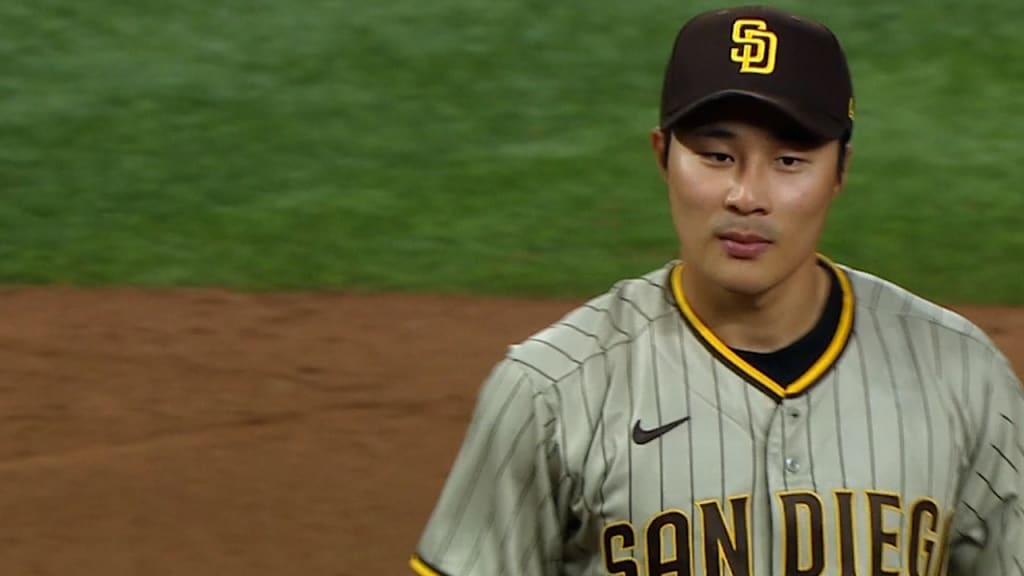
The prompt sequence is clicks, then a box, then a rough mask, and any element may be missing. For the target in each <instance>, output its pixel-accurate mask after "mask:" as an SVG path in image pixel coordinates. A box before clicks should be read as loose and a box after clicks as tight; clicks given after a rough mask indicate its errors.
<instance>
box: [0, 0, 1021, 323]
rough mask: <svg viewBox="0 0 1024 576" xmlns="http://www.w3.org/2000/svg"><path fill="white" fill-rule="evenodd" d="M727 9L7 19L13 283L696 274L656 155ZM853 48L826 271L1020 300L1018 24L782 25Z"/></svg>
mask: <svg viewBox="0 0 1024 576" xmlns="http://www.w3.org/2000/svg"><path fill="white" fill-rule="evenodd" d="M728 4H730V3H729V2H708V1H683V2H679V1H676V2H667V1H662V0H649V1H645V2H640V3H637V2H628V3H622V2H604V1H602V2H596V3H595V2H589V3H578V2H568V3H566V2H560V3H552V2H541V1H534V0H517V1H510V0H494V1H489V2H486V3H483V2H477V1H470V0H437V1H433V2H429V3H427V2H414V1H409V0H393V1H381V2H371V1H356V0H342V1H340V2H339V1H331V2H327V1H322V0H308V1H306V2H302V3H298V4H296V3H283V2H267V1H263V0H250V1H247V2H239V1H232V0H216V1H203V2H199V1H197V0H171V1H164V2H153V1H149V0H138V1H135V2H123V1H118V0H89V1H87V2H68V1H67V0H39V1H37V2H31V3H29V2H8V3H5V4H3V5H2V6H0V21H2V22H3V24H4V34H3V35H2V37H0V58H2V62H3V63H2V64H0V66H2V74H0V90H2V94H3V98H2V99H0V123H2V127H0V189H2V191H3V197H4V201H3V202H2V203H0V229H2V230H3V236H2V241H0V281H5V282H17V283H24V282H29V283H73V284H109V283H119V284H124V283H128V284H135V285H154V286H162V285H222V286H227V287H237V288H253V289H272V288H325V289H339V288H344V289H360V290H379V289H386V290H400V291H419V290H430V291H438V290H439V291H459V292H474V293H479V292H484V293H492V294H499V293H500V294H524V293H530V294H543V295H571V296H577V295H582V294H589V293H591V292H594V291H595V290H604V289H605V288H606V287H607V286H608V285H609V284H610V283H611V282H614V281H615V280H616V279H618V278H620V277H623V276H629V275H635V274H637V273H641V272H643V271H646V270H648V269H650V268H653V267H656V266H658V265H660V264H661V263H662V262H664V261H665V260H667V259H669V258H671V257H672V256H673V255H674V240H673V233H672V230H671V226H670V223H669V220H668V216H667V210H666V202H665V198H664V192H663V188H662V185H661V183H660V181H659V180H658V178H657V175H656V171H655V166H654V163H653V160H652V158H651V155H650V153H649V150H648V145H647V137H648V130H649V129H650V128H651V127H652V126H654V124H655V123H656V118H657V106H658V97H659V89H660V77H661V73H662V70H663V67H664V65H665V61H666V59H667V56H668V51H669V48H670V46H671V42H672V39H673V37H674V33H675V31H676V30H677V28H678V26H679V24H680V23H681V22H682V21H684V20H685V19H686V18H687V17H689V16H690V15H692V14H694V13H695V12H697V11H699V10H702V9H705V8H709V7H713V6H724V5H728ZM774 4H776V5H778V6H781V7H785V8H789V9H793V10H796V11H799V12H802V13H804V14H807V15H809V16H812V17H817V18H819V19H821V20H823V21H825V22H826V23H827V24H828V25H829V26H831V27H832V28H833V29H834V30H835V31H836V33H837V35H838V36H839V37H840V39H841V41H842V42H843V44H844V46H845V48H846V51H847V54H848V57H849V60H850V63H851V67H852V71H853V76H854V84H855V91H856V95H857V99H858V111H857V112H858V116H857V125H856V130H855V137H854V146H855V150H856V153H855V159H854V164H853V172H852V177H851V180H850V183H849V186H848V189H847V193H846V194H845V196H844V197H843V198H842V199H841V201H840V202H839V204H838V205H837V207H836V209H835V211H834V215H833V218H832V221H831V226H830V228H829V229H828V232H827V234H826V238H825V243H824V246H823V249H824V250H825V252H826V253H828V254H829V255H831V256H832V257H834V258H836V259H839V260H841V261H844V262H847V263H850V264H852V265H855V266H860V267H864V268H868V269H870V270H872V271H875V272H878V273H880V274H882V275H885V276H887V277H889V278H892V279H893V280H895V281H897V282H900V283H903V284H905V285H907V286H909V287H911V288H913V289H917V290H919V291H922V292H923V293H925V294H926V295H928V296H930V297H934V298H939V299H943V300H955V301H967V300H970V301H985V302H1003V303H1010V302H1019V301H1021V300H1022V298H1024V274H1022V273H1021V265H1020V263H1019V262H1020V259H1019V256H1018V255H1019V254H1020V253H1021V252H1022V250H1024V234H1021V233H1019V232H1018V231H1017V225H1018V224H1019V222H1020V217H1019V214H1020V213H1021V209H1022V208H1024V195H1022V194H1021V193H1020V192H1019V191H1018V187H1019V183H1020V182H1021V180H1022V179H1024V147H1022V146H1020V145H1019V141H1018V138H1019V135H1020V134H1021V133H1022V131H1024V112H1022V108H1021V106H1020V94H1021V91H1022V88H1024V59H1021V58H1019V57H1018V56H1019V53H1020V49H1019V48H1020V46H1019V43H1020V41H1019V38H1018V36H1019V30H1018V25H1019V22H1021V21H1022V19H1024V4H1021V3H1020V2H1017V1H1015V0H976V1H972V2H959V1H953V0H927V1H926V0H907V1H903V2H888V1H882V0H868V1H860V2H856V3H853V2H846V1H839V0H830V1H820V0H818V1H814V2H810V1H798V0H792V1H779V2H775V3H774Z"/></svg>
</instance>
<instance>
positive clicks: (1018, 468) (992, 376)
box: [950, 353, 1024, 576]
mask: <svg viewBox="0 0 1024 576" xmlns="http://www.w3.org/2000/svg"><path fill="white" fill-rule="evenodd" d="M979 389H980V390H979V391H981V392H982V393H983V394H985V397H984V398H983V399H982V400H981V401H980V402H978V403H977V404H975V405H976V406H979V405H980V406H983V410H982V411H981V412H976V418H978V420H977V421H978V422H981V423H982V425H981V427H980V429H979V432H980V433H979V434H978V437H977V438H976V439H975V444H974V454H973V459H972V467H971V469H970V470H969V471H968V472H967V474H968V476H967V477H966V478H965V479H964V481H963V489H962V491H961V496H960V502H959V506H958V508H957V511H956V514H955V516H954V521H953V529H952V531H951V533H950V547H951V550H952V554H951V572H950V573H951V574H955V575H957V576H982V575H984V576H1011V575H1012V576H1021V575H1022V574H1024V502H1022V500H1021V499H1022V498H1024V389H1022V388H1021V383H1020V381H1019V380H1018V379H1017V377H1016V376H1015V375H1014V373H1013V369H1012V368H1011V367H1010V365H1009V364H1008V363H1007V361H1006V358H1005V357H1003V355H1002V354H999V353H996V354H995V361H994V362H993V366H992V367H991V368H990V369H989V377H988V378H986V383H985V386H984V387H979Z"/></svg>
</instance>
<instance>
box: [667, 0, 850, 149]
mask: <svg viewBox="0 0 1024 576" xmlns="http://www.w3.org/2000/svg"><path fill="white" fill-rule="evenodd" d="M735 96H742V97H748V98H754V99H756V100H760V101H762V102H766V103H768V104H771V105H774V106H775V107H777V108H778V109H779V110H781V111H782V112H783V113H785V114H786V115H788V116H789V117H790V118H792V119H793V120H794V121H796V122H797V123H798V124H800V125H801V126H803V127H804V128H805V129H807V130H808V131H809V132H811V133H812V134H814V135H816V136H819V137H821V138H824V139H834V138H839V137H840V136H842V135H843V133H844V132H847V131H852V129H853V110H854V106H853V84H852V81H851V79H850V71H849V68H848V67H847V63H846V56H845V54H844V53H843V49H842V47H841V46H840V45H839V40H837V39H836V37H835V35H834V34H833V33H832V31H831V30H829V29H828V28H826V27H825V26H824V25H822V24H821V23H819V22H816V21H814V20H810V19H808V18H804V17H801V16H797V15H794V14H790V13H787V12H783V11H781V10H778V9H776V8H770V7H767V6H743V7H738V8H729V9H724V10H712V11H709V12H704V13H702V14H699V15H697V16H695V17H694V18H692V19H691V20H689V21H688V22H687V23H686V24H684V25H683V27H682V29H680V30H679V34H678V35H677V36H676V41H675V45H674V47H673V49H672V55H671V57H670V58H669V62H668V67H667V69H666V71H665V80H664V84H663V86H662V93H661V122H660V125H661V127H662V129H668V128H669V127H671V126H673V125H674V124H676V123H677V122H679V121H680V120H682V119H683V118H685V117H687V116H689V115H690V114H692V113H693V112H695V111H696V110H698V109H700V108H702V107H703V106H705V105H706V104H709V103H711V102H715V101H719V100H721V99H724V98H728V97H735Z"/></svg>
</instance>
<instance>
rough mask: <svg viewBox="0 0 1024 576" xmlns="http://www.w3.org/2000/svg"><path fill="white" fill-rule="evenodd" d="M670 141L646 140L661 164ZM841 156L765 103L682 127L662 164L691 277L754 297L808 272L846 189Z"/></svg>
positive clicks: (719, 111) (833, 143)
mask: <svg viewBox="0 0 1024 576" xmlns="http://www.w3.org/2000/svg"><path fill="white" fill-rule="evenodd" d="M667 137H668V138H671V137H672V136H671V135H668V136H665V135H662V133H661V131H659V130H656V131H655V133H654V135H653V137H652V140H653V145H654V149H655V153H656V154H659V159H660V158H664V156H663V155H662V154H663V151H664V146H665V145H668V143H667V142H666V141H665V139H666V138H667ZM838 154H839V141H838V140H830V141H825V142H823V141H820V140H817V139H814V138H812V137H809V136H808V135H806V133H804V132H802V131H801V130H800V129H799V128H798V127H796V126H795V125H793V124H792V122H791V121H790V120H788V119H787V118H786V117H784V116H782V114H781V113H780V112H778V111H777V110H775V109H774V108H772V107H770V106H767V105H763V104H758V103H754V102H737V103H731V104H725V105H721V106H715V107H713V108H711V109H708V110H706V111H703V112H698V115H697V116H696V117H695V118H691V119H688V120H687V122H686V125H684V126H681V127H680V128H678V129H677V130H676V131H675V137H674V139H673V140H672V142H671V145H669V150H668V157H667V159H666V163H665V165H663V166H662V175H663V177H664V179H665V181H666V183H667V184H668V191H669V199H670V203H671V208H672V220H673V222H674V224H675V228H676V232H677V234H678V235H679V241H680V256H681V258H682V260H683V262H684V263H685V264H686V266H687V270H688V271H689V272H690V273H691V274H697V275H699V276H700V277H701V278H702V279H703V280H706V281H710V282H711V283H713V284H714V285H717V286H721V287H723V288H725V289H726V290H728V291H729V292H733V293H737V294H744V295H750V296H756V295H760V294H763V293H765V292H766V291H768V290H769V289H771V288H773V287H775V286H777V285H779V284H780V283H782V282H783V281H784V280H786V279H787V278H789V277H790V276H791V275H792V274H793V273H794V272H796V271H797V270H798V269H799V268H800V267H801V266H813V265H814V261H815V259H816V256H815V255H816V251H817V244H818V238H819V236H820V235H821V231H822V228H823V227H824V224H825V219H826V215H827V213H828V208H829V206H830V205H831V203H832V200H833V199H834V198H835V197H836V196H837V195H838V194H839V192H840V191H841V189H842V184H843V178H842V177H841V176H840V173H839V170H838V162H839V159H838Z"/></svg>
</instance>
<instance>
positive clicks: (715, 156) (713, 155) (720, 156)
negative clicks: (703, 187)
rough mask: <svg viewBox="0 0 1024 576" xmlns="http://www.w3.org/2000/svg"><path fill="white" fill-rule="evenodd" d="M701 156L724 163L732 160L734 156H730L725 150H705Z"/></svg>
mask: <svg viewBox="0 0 1024 576" xmlns="http://www.w3.org/2000/svg"><path fill="white" fill-rule="evenodd" d="M701 156H703V157H705V158H707V159H708V160H710V161H712V162H715V163H717V164H724V163H726V162H730V161H731V160H732V156H729V155H728V154H725V153H724V152H704V153H703V154H701Z"/></svg>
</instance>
